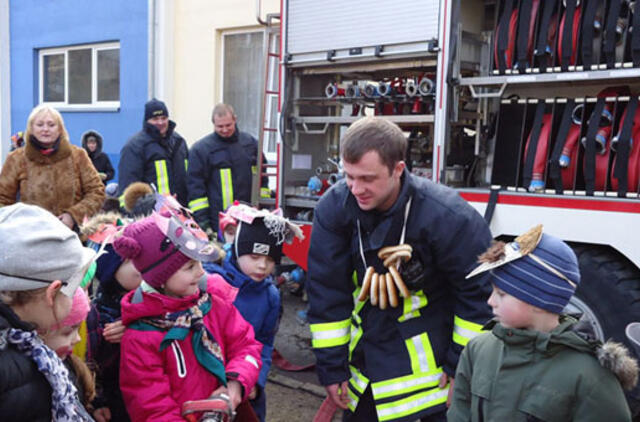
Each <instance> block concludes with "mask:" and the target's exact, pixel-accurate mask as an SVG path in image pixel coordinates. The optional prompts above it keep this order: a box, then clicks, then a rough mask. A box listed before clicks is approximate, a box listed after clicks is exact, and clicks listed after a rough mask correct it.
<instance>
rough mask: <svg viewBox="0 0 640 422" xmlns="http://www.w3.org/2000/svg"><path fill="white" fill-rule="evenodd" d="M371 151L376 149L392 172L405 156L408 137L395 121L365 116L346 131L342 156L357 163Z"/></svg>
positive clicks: (347, 160)
mask: <svg viewBox="0 0 640 422" xmlns="http://www.w3.org/2000/svg"><path fill="white" fill-rule="evenodd" d="M369 151H376V152H377V153H378V155H379V156H380V160H382V163H383V164H384V165H385V166H387V168H388V169H389V173H391V172H393V169H394V167H395V166H396V164H397V163H398V162H399V161H402V160H404V158H405V154H406V151H407V138H405V136H404V134H403V133H402V130H400V128H399V127H398V125H396V124H395V123H392V122H390V121H388V120H386V119H382V118H379V117H364V118H362V119H359V120H358V121H356V122H355V123H353V124H352V125H351V126H350V127H349V129H347V131H346V132H345V134H344V137H343V138H342V142H341V143H340V156H341V157H342V159H343V160H344V161H346V162H348V163H357V162H358V161H360V159H361V158H362V156H363V155H364V154H366V153H367V152H369Z"/></svg>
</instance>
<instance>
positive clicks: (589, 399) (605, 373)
mask: <svg viewBox="0 0 640 422" xmlns="http://www.w3.org/2000/svg"><path fill="white" fill-rule="evenodd" d="M576 322H577V321H576V320H575V319H574V318H571V317H568V316H563V317H561V319H560V325H559V326H558V327H556V328H555V329H554V330H553V331H551V332H550V333H542V332H539V331H532V330H520V329H508V328H505V327H503V326H502V325H501V324H499V323H496V322H494V321H492V322H490V323H489V324H488V325H487V327H486V328H492V331H491V333H485V334H482V335H480V336H478V337H476V338H474V339H472V340H471V341H470V342H469V344H468V345H467V347H466V348H465V349H464V350H463V352H462V355H461V357H460V361H459V363H458V368H457V371H456V376H455V385H454V393H453V398H452V403H451V407H450V408H449V411H448V412H447V420H448V421H449V422H452V421H454V422H457V421H484V422H489V421H496V422H504V421H509V422H518V421H527V422H528V421H538V420H542V421H558V422H560V421H562V422H567V421H580V422H584V421H597V422H602V421H607V422H619V421H631V414H630V412H629V408H628V406H627V403H626V400H625V397H624V393H623V391H622V387H621V385H620V382H619V381H618V379H617V378H616V375H618V376H625V375H626V376H630V377H631V378H633V377H634V374H614V373H613V372H611V371H610V370H608V369H605V368H604V367H603V366H602V365H603V364H604V365H608V364H611V362H599V360H598V358H596V349H597V348H598V347H599V346H602V344H601V343H599V342H597V341H594V340H587V339H585V338H583V337H582V336H581V335H579V334H578V333H577V331H576V330H574V325H575V323H576ZM613 347H614V348H618V349H621V350H619V351H618V352H620V353H618V354H617V355H616V356H614V359H616V358H621V359H630V360H632V359H631V358H629V357H628V355H627V351H626V349H624V347H622V346H621V345H619V344H613ZM614 354H615V353H614ZM634 365H635V363H634V362H632V363H631V365H630V366H629V365H626V366H625V365H621V366H622V367H625V368H627V369H628V370H630V371H633V368H634ZM629 368H631V369H629ZM635 371H636V373H637V366H635ZM632 382H633V381H632Z"/></svg>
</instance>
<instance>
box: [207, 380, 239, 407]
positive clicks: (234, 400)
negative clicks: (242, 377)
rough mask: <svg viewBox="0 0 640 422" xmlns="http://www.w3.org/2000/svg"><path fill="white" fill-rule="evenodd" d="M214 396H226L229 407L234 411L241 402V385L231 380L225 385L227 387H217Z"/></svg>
mask: <svg viewBox="0 0 640 422" xmlns="http://www.w3.org/2000/svg"><path fill="white" fill-rule="evenodd" d="M214 394H226V395H227V396H229V400H230V401H231V407H233V410H236V407H238V405H239V404H240V402H242V385H241V384H240V383H239V382H238V381H234V380H231V381H229V382H228V383H227V386H226V387H224V386H222V387H218V388H217V389H216V390H215V391H214V392H213V393H212V395H214Z"/></svg>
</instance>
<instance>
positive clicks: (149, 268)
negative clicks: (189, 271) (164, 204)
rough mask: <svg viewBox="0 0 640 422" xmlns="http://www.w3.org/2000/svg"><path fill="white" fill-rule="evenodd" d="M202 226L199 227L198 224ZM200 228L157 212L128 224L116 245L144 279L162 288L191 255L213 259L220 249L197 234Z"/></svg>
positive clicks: (193, 257) (201, 259) (207, 259)
mask: <svg viewBox="0 0 640 422" xmlns="http://www.w3.org/2000/svg"><path fill="white" fill-rule="evenodd" d="M197 229H198V230H200V228H199V227H197ZM196 233H197V230H195V229H190V228H187V227H186V226H185V225H183V224H182V223H181V222H180V220H179V219H178V218H177V217H176V216H174V215H171V216H167V217H164V216H162V215H160V214H157V213H154V214H152V215H150V216H149V217H146V218H144V219H142V220H139V221H136V222H134V223H131V224H129V225H127V227H126V228H125V229H124V231H123V233H122V235H121V236H119V237H117V238H116V239H115V240H114V242H113V248H114V249H115V250H116V252H117V253H118V255H120V256H121V257H122V258H123V259H131V261H132V262H133V265H134V266H135V267H136V269H137V270H138V271H140V274H142V279H143V280H144V281H145V282H147V283H148V284H149V285H151V286H153V287H155V288H160V287H162V285H163V284H164V283H166V282H167V280H168V279H169V277H171V276H172V275H173V274H174V273H175V272H176V271H178V270H179V269H180V267H182V266H183V265H184V264H185V263H186V262H188V261H189V260H190V259H196V260H198V261H212V260H215V259H217V258H218V251H217V250H216V249H215V248H214V247H213V245H210V244H209V243H208V242H206V241H203V240H202V239H200V238H198V237H197V234H196Z"/></svg>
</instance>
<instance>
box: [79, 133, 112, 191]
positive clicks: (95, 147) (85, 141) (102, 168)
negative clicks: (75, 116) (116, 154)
mask: <svg viewBox="0 0 640 422" xmlns="http://www.w3.org/2000/svg"><path fill="white" fill-rule="evenodd" d="M82 148H84V149H85V151H87V154H89V158H91V162H92V163H93V167H95V168H96V170H97V171H98V175H100V180H102V183H104V184H105V185H106V184H107V182H108V181H109V180H111V179H113V175H114V174H115V170H114V169H113V165H111V160H109V156H108V155H107V154H105V153H104V152H102V135H100V134H99V133H98V131H96V130H88V131H86V132H85V133H83V134H82Z"/></svg>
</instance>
